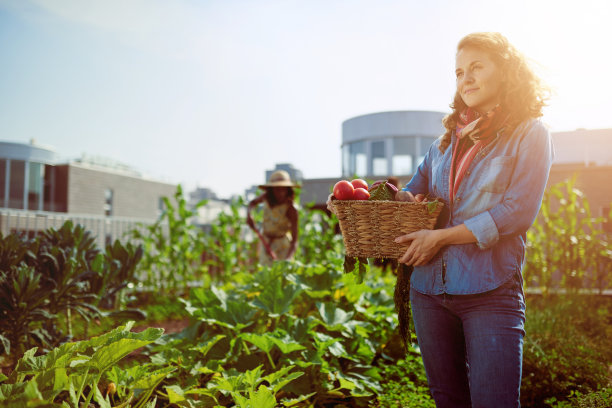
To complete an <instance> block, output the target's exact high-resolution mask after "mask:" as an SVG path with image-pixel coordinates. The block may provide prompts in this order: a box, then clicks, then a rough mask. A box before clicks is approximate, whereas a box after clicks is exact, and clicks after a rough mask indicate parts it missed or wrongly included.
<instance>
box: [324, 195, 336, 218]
mask: <svg viewBox="0 0 612 408" xmlns="http://www.w3.org/2000/svg"><path fill="white" fill-rule="evenodd" d="M333 197H334V195H333V194H330V195H329V196H327V202H326V203H325V204H326V205H327V210H328V211H329V212H330V213H332V214H336V212H335V211H334V206H333V205H331V203H332V201H333V200H332V198H333Z"/></svg>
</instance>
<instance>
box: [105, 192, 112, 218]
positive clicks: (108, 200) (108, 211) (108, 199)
mask: <svg viewBox="0 0 612 408" xmlns="http://www.w3.org/2000/svg"><path fill="white" fill-rule="evenodd" d="M104 215H106V216H107V217H109V216H111V215H113V190H111V189H110V188H107V189H106V190H104Z"/></svg>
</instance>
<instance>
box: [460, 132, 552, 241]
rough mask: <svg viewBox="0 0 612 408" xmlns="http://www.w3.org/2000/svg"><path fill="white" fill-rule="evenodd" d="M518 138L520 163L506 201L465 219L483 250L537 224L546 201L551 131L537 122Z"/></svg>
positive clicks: (507, 191) (516, 166) (516, 165)
mask: <svg viewBox="0 0 612 408" xmlns="http://www.w3.org/2000/svg"><path fill="white" fill-rule="evenodd" d="M518 137H521V140H520V141H519V150H518V152H517V155H516V163H515V165H514V170H513V172H512V179H511V181H510V184H509V185H508V188H507V189H506V191H505V192H504V198H503V200H502V201H501V202H500V203H499V204H497V205H496V206H494V207H492V208H491V209H489V210H487V211H484V212H482V213H480V214H478V215H476V216H474V217H472V218H468V219H466V220H465V225H466V227H467V228H468V229H469V230H470V231H472V233H473V234H474V236H475V237H476V239H477V243H478V247H479V248H481V249H487V248H490V247H491V246H493V245H495V244H496V243H497V242H498V241H499V239H500V238H503V237H508V236H516V235H520V234H524V233H525V232H526V231H527V230H528V229H529V227H530V226H531V225H532V224H533V221H534V220H535V218H536V216H537V215H538V211H539V210H540V205H541V204H542V196H543V195H544V190H545V189H546V183H547V182H548V174H549V171H550V167H551V165H552V161H553V158H554V151H553V146H552V140H551V138H550V133H549V132H548V129H546V128H545V127H544V125H543V124H542V123H540V122H539V121H533V122H532V123H531V124H530V126H529V127H528V128H527V129H524V130H523V133H522V134H520V135H518Z"/></svg>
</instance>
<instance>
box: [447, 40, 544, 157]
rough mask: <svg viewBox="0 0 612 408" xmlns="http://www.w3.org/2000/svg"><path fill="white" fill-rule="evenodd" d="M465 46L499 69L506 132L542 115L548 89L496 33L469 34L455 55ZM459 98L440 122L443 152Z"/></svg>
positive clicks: (454, 123)
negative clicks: (487, 58) (483, 52)
mask: <svg viewBox="0 0 612 408" xmlns="http://www.w3.org/2000/svg"><path fill="white" fill-rule="evenodd" d="M465 47H473V48H477V49H480V50H483V51H485V52H487V53H488V54H489V56H490V57H491V59H492V60H493V62H494V63H495V64H496V66H497V67H498V68H499V69H501V70H502V77H503V78H504V81H503V83H502V85H501V90H500V99H499V100H500V105H501V108H502V109H503V111H504V112H506V113H507V114H508V115H509V119H508V122H507V129H510V130H511V129H513V128H514V127H515V126H516V125H518V124H519V123H521V122H523V121H524V120H526V119H529V118H537V117H540V116H542V108H543V107H544V106H545V105H546V100H547V99H548V98H549V96H550V89H549V88H548V87H547V86H545V85H544V84H543V83H542V80H541V79H540V78H539V77H538V76H537V75H536V74H535V73H534V71H533V70H532V68H531V67H530V66H529V63H528V61H527V58H526V57H525V56H524V55H523V54H522V53H521V52H519V51H518V50H517V49H516V48H515V47H514V46H513V45H512V44H510V42H509V41H508V40H507V39H506V37H504V36H503V35H501V34H500V33H495V32H482V33H472V34H468V35H466V36H465V37H463V38H462V39H461V41H459V44H457V52H459V51H460V50H461V49H463V48H465ZM466 107H467V106H466V104H465V103H464V102H463V99H461V95H459V93H458V92H455V96H454V98H453V102H452V103H451V104H450V108H451V109H452V112H451V113H450V114H448V115H446V116H445V117H444V119H443V120H442V123H443V124H444V127H445V128H446V132H445V133H444V136H443V137H442V141H441V143H440V146H439V149H440V151H441V152H442V153H444V151H445V150H446V148H447V147H448V146H449V145H450V142H451V135H452V133H453V132H454V130H455V128H456V126H457V121H458V118H459V114H460V113H461V112H462V111H463V110H464V109H465V108H466Z"/></svg>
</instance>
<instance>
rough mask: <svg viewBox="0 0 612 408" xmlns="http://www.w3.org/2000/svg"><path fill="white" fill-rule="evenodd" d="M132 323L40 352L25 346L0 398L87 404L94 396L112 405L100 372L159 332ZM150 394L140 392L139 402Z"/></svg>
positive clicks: (16, 403) (18, 402) (0, 388)
mask: <svg viewBox="0 0 612 408" xmlns="http://www.w3.org/2000/svg"><path fill="white" fill-rule="evenodd" d="M132 325H133V322H129V323H128V324H127V325H125V326H121V327H118V328H117V329H115V330H112V331H111V332H109V333H106V334H104V335H102V336H99V337H94V338H92V339H90V340H86V341H80V342H76V343H65V344H63V345H62V346H60V347H57V348H55V349H53V350H51V351H50V352H49V353H47V354H45V355H41V356H36V355H35V354H36V348H33V349H30V350H28V351H27V352H26V353H25V354H24V355H23V357H22V358H21V359H19V361H18V362H17V366H16V367H15V369H14V370H13V372H12V373H11V375H10V376H9V377H8V378H7V379H6V381H5V382H4V383H3V384H2V385H0V402H2V405H3V406H26V405H27V406H31V405H33V404H34V403H35V404H36V405H37V406H42V405H45V406H50V405H51V404H53V403H57V402H58V401H57V400H58V399H60V400H61V401H65V402H66V403H67V404H69V406H75V407H76V406H80V404H81V402H82V401H84V404H85V406H88V404H89V402H90V401H92V400H94V401H96V402H97V403H98V404H99V405H100V406H111V405H110V400H109V398H108V395H107V396H106V397H104V396H103V395H102V393H101V391H100V389H99V388H98V385H99V383H100V380H101V379H102V377H103V375H104V374H105V373H106V372H107V371H108V370H109V369H110V368H111V367H113V366H114V365H116V364H117V363H118V362H119V361H120V360H121V359H123V358H125V357H126V356H127V355H128V354H130V353H131V352H133V351H134V350H136V349H138V348H140V347H143V346H145V345H147V344H150V343H152V342H154V341H155V340H157V339H158V338H159V337H160V336H161V335H162V330H161V329H154V328H150V329H147V330H145V331H143V332H141V333H132V332H131V331H130V329H131V327H132ZM166 374H167V373H166ZM136 386H137V384H134V388H136ZM145 397H146V399H143V398H145ZM149 398H150V393H149V394H148V396H147V394H143V397H142V398H141V399H140V401H139V403H144V402H146V401H147V400H148V399H149Z"/></svg>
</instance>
